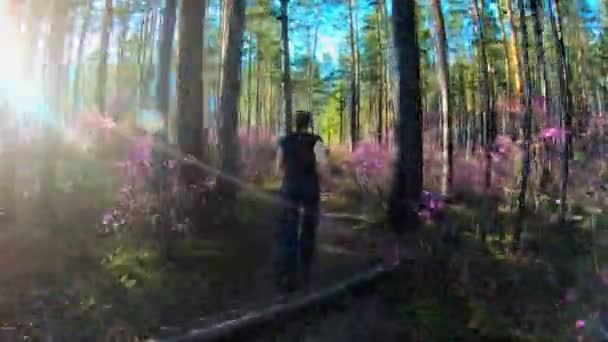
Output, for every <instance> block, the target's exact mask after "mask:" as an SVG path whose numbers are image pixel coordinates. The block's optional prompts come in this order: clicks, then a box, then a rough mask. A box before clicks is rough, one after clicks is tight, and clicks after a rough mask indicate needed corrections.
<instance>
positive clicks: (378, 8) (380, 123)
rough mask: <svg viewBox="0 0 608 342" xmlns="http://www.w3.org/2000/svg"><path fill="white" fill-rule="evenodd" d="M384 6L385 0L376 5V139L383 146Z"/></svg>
mask: <svg viewBox="0 0 608 342" xmlns="http://www.w3.org/2000/svg"><path fill="white" fill-rule="evenodd" d="M383 6H384V0H380V1H378V4H377V5H376V8H375V9H376V22H377V23H378V25H376V35H377V37H378V42H380V49H379V53H378V67H379V68H380V72H379V75H380V80H379V84H378V104H377V106H378V120H377V122H376V124H377V126H376V139H377V141H378V144H382V143H383V142H384V97H385V91H384V90H385V87H384V85H385V83H386V72H385V68H386V62H385V58H384V56H385V53H384V49H385V47H386V42H385V41H384V38H383V34H382V29H383V26H382V23H383V20H384V18H383V17H382V14H383V10H382V8H383Z"/></svg>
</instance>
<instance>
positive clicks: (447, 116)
mask: <svg viewBox="0 0 608 342" xmlns="http://www.w3.org/2000/svg"><path fill="white" fill-rule="evenodd" d="M431 10H432V11H433V16H434V17H435V27H436V29H437V40H436V42H437V46H436V47H437V55H436V56H437V57H436V67H437V82H438V83H439V89H440V91H441V117H442V119H443V128H442V137H443V139H442V143H443V175H442V176H443V177H442V183H441V192H442V193H443V194H444V195H447V194H448V193H449V191H450V190H451V188H452V179H453V172H454V171H453V164H454V163H453V160H452V156H453V153H454V152H453V151H454V141H453V136H452V134H453V127H452V125H453V124H452V115H451V113H450V110H451V108H450V107H451V106H450V74H449V65H448V48H447V39H446V34H445V26H444V22H443V13H442V12H441V0H432V1H431Z"/></svg>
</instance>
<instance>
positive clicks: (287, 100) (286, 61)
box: [281, 0, 293, 133]
mask: <svg viewBox="0 0 608 342" xmlns="http://www.w3.org/2000/svg"><path fill="white" fill-rule="evenodd" d="M288 3H289V0H281V46H282V48H283V101H284V110H285V132H286V133H291V131H292V125H293V122H292V121H293V119H292V89H291V62H290V56H289V17H288V13H287V12H288V11H287V9H288Z"/></svg>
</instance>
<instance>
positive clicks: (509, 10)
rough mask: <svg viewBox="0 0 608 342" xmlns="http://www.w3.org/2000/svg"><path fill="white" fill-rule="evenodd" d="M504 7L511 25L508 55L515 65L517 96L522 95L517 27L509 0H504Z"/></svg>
mask: <svg viewBox="0 0 608 342" xmlns="http://www.w3.org/2000/svg"><path fill="white" fill-rule="evenodd" d="M506 5H507V6H506V7H507V19H508V20H509V23H510V24H511V41H510V52H509V53H510V54H511V60H512V61H513V63H515V89H516V90H517V94H518V95H519V96H521V95H522V92H523V88H522V85H523V80H522V77H523V76H522V73H523V71H522V68H523V67H522V65H521V63H520V62H519V58H520V57H519V55H520V54H519V53H518V51H517V48H518V46H519V44H518V43H517V27H516V26H515V18H514V17H513V5H512V2H511V0H506Z"/></svg>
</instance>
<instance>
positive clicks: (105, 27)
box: [96, 0, 114, 113]
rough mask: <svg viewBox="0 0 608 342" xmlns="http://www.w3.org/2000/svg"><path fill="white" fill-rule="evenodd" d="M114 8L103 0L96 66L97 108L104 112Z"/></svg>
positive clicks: (109, 2)
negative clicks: (97, 65)
mask: <svg viewBox="0 0 608 342" xmlns="http://www.w3.org/2000/svg"><path fill="white" fill-rule="evenodd" d="M113 16H114V8H113V6H112V0H105V11H104V15H103V23H102V26H101V45H100V46H99V50H100V57H99V67H98V68H97V93H96V94H97V96H96V97H97V99H96V100H97V101H96V102H97V109H98V110H99V111H100V112H101V113H105V112H106V83H107V82H106V80H107V78H108V48H109V46H108V45H109V44H110V32H111V31H112V18H113Z"/></svg>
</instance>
